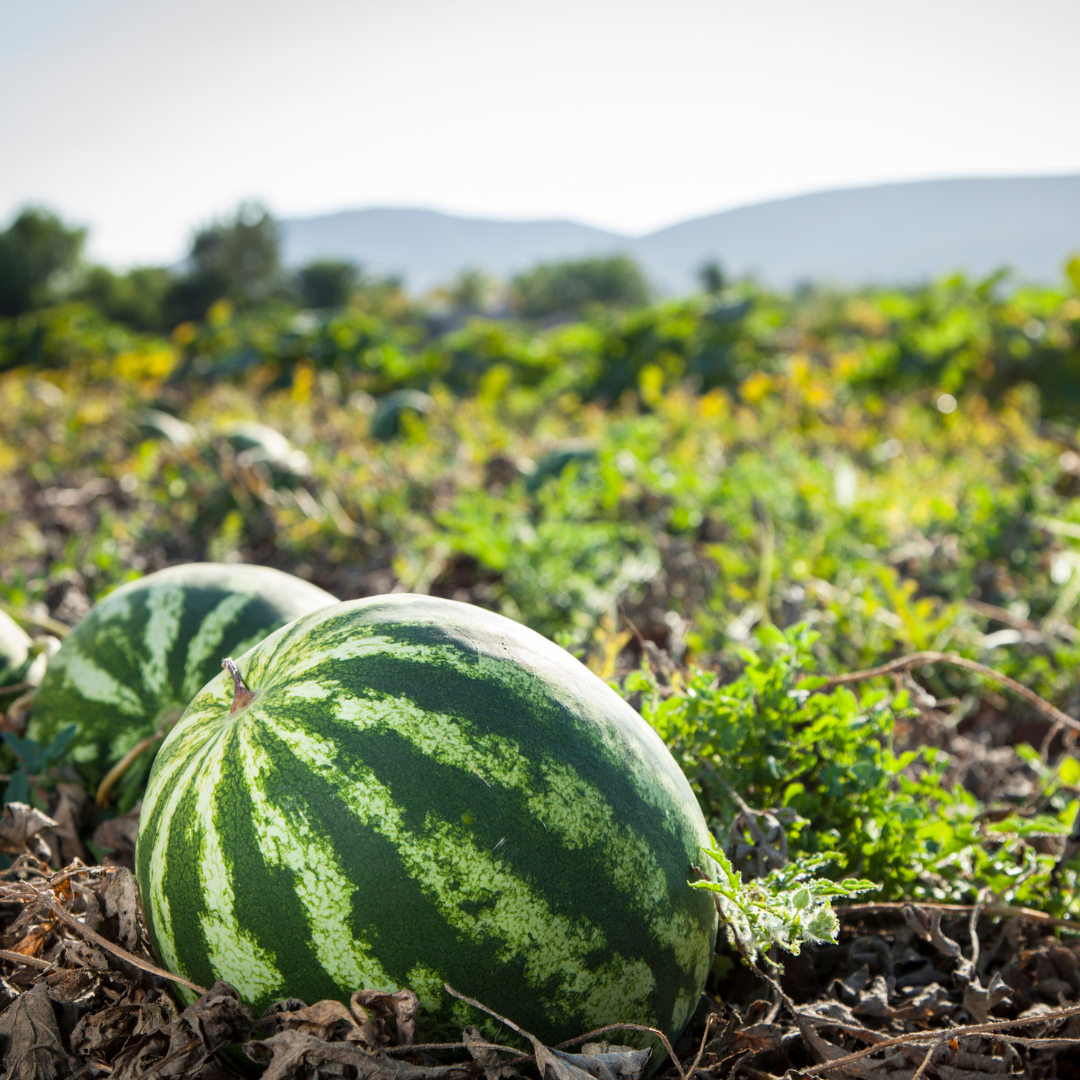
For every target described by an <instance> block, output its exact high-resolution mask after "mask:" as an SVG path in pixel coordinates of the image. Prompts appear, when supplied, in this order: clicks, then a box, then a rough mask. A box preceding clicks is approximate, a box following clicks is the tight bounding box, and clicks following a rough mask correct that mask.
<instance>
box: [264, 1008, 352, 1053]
mask: <svg viewBox="0 0 1080 1080" xmlns="http://www.w3.org/2000/svg"><path fill="white" fill-rule="evenodd" d="M259 1026H260V1027H263V1028H264V1029H265V1028H267V1027H269V1028H270V1030H271V1034H277V1032H279V1031H300V1032H303V1033H304V1034H305V1035H311V1036H312V1037H313V1038H316V1039H323V1040H325V1041H326V1042H342V1041H346V1042H355V1043H360V1044H362V1045H365V1046H368V1045H370V1044H369V1043H368V1042H367V1041H366V1037H365V1033H364V1032H363V1031H362V1029H361V1026H360V1025H359V1024H357V1022H356V1020H355V1019H354V1017H353V1014H352V1013H351V1012H349V1010H348V1009H347V1008H345V1006H344V1005H342V1004H341V1002H340V1001H316V1002H315V1004H314V1005H305V1004H304V1003H303V1002H302V1001H299V1000H297V999H296V998H288V999H286V1000H285V1001H279V1002H277V1003H275V1004H274V1005H271V1006H270V1008H269V1010H267V1013H266V1015H265V1016H264V1017H263V1019H262V1021H260V1024H259Z"/></svg>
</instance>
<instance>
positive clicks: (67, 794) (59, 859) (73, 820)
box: [43, 784, 88, 866]
mask: <svg viewBox="0 0 1080 1080" xmlns="http://www.w3.org/2000/svg"><path fill="white" fill-rule="evenodd" d="M56 793H57V795H58V796H59V798H58V800H57V803H56V808H55V809H54V810H53V812H52V816H53V818H54V820H55V821H56V827H55V828H52V829H48V830H46V831H45V832H44V833H43V836H44V838H45V841H46V842H47V843H48V845H49V848H50V849H51V851H52V861H53V862H54V863H55V864H56V865H57V866H67V865H68V864H69V863H71V862H73V861H74V860H75V859H78V860H79V861H80V862H86V861H87V860H88V855H87V852H86V846H85V845H84V844H83V842H82V840H81V839H80V837H79V825H80V823H81V821H82V815H83V810H84V809H85V808H86V803H87V794H86V789H85V788H84V787H83V786H82V785H81V784H57V785H56Z"/></svg>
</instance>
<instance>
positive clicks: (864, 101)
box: [0, 0, 1080, 265]
mask: <svg viewBox="0 0 1080 1080" xmlns="http://www.w3.org/2000/svg"><path fill="white" fill-rule="evenodd" d="M1078 41H1080V2H1077V0H1023V2H1013V0H888V2H884V0H739V2H734V0H664V2H663V3H657V2H652V3H650V2H646V0H393V2H388V0H383V2H380V3H373V2H370V0H305V2H304V3H296V2H292V3H289V2H284V0H0V225H3V224H6V222H7V221H8V220H9V219H10V217H11V215H12V214H13V212H14V211H15V210H16V209H17V208H18V207H19V206H21V205H23V204H25V203H27V202H31V201H32V202H37V203H43V204H45V205H48V206H50V207H52V208H53V209H55V210H57V211H58V212H60V213H61V214H62V215H63V216H64V217H65V218H67V219H69V220H72V221H76V222H80V223H82V224H86V225H89V226H90V227H91V230H92V234H91V253H92V254H93V255H94V256H96V257H98V258H101V259H103V260H106V261H108V262H111V263H114V264H117V265H129V264H132V263H137V262H162V261H172V260H175V259H177V258H178V257H180V256H181V255H182V254H183V253H184V252H185V251H186V249H187V244H188V241H189V239H190V236H191V231H192V229H193V228H194V227H195V226H197V225H198V224H201V223H203V222H205V221H206V220H208V219H209V218H211V217H213V216H215V215H220V214H223V213H226V212H229V211H230V210H232V209H233V208H234V207H235V205H236V204H237V203H238V202H239V200H241V199H243V198H247V197H255V198H259V199H261V200H263V201H264V202H265V203H266V204H267V205H268V206H269V207H270V208H271V210H272V211H273V212H274V213H275V214H277V215H279V216H282V217H285V216H300V215H310V214H316V213H320V212H325V211H331V210H339V209H346V208H354V207H363V206H424V207H434V208H436V209H443V210H448V211H452V212H458V213H465V214H470V215H475V216H493V217H501V218H519V219H520V218H538V217H569V218H573V219H577V220H580V221H584V222H588V223H590V224H594V225H599V226H603V227H607V228H611V229H615V230H618V231H621V232H627V233H634V234H636V233H644V232H648V231H651V230H653V229H655V228H658V227H661V226H664V225H668V224H672V223H674V222H676V221H680V220H685V219H686V218H689V217H694V216H698V215H702V214H707V213H712V212H715V211H717V210H721V209H726V208H729V207H732V206H736V205H741V204H745V203H750V202H757V201H761V200H763V199H768V198H773V197H776V196H782V195H791V194H798V193H801V192H805V191H812V190H820V189H823V188H830V187H841V186H853V185H861V184H866V183H879V182H883V181H891V180H907V179H922V178H930V177H950V176H985V175H999V176H1000V175H1010V176H1011V175H1023V174H1026V175H1038V174H1048V173H1069V172H1080V117H1078V114H1077V111H1076V101H1077V96H1076V78H1077V61H1076V43H1077V42H1078Z"/></svg>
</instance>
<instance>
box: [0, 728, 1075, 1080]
mask: <svg viewBox="0 0 1080 1080" xmlns="http://www.w3.org/2000/svg"><path fill="white" fill-rule="evenodd" d="M927 715H930V716H931V718H932V714H929V713H928V714H927ZM921 734H922V735H924V736H925V735H926V734H927V733H926V732H923V733H921ZM950 743H951V745H950V750H952V751H956V750H961V751H962V752H961V753H958V754H957V755H956V757H957V760H958V761H959V762H960V763H961V764H962V765H963V768H964V770H966V771H968V772H979V781H980V783H985V784H986V785H987V786H989V787H991V788H995V789H997V790H998V791H1002V790H1005V789H1006V788H1009V785H1010V784H1011V785H1013V786H1016V785H1017V784H1025V783H1026V784H1027V785H1028V786H1029V787H1030V786H1031V784H1030V779H1028V778H1025V777H1024V776H1023V775H1022V774H1021V771H1020V770H1018V769H1017V768H1016V767H1015V763H1016V760H1017V759H1016V758H1015V757H1013V758H1012V759H1007V758H1006V757H1005V756H1003V755H1002V754H1001V753H998V752H997V750H998V749H1000V748H996V747H994V746H993V745H992V744H991V742H990V741H985V740H984V741H980V740H978V739H976V738H972V737H970V736H967V735H962V734H960V733H959V732H953V733H952V735H951V739H950ZM980 770H981V771H980ZM965 782H966V780H965ZM1010 790H1011V789H1010ZM1018 792H1019V789H1018ZM1019 793H1020V794H1021V795H1022V794H1023V792H1019ZM37 795H38V798H39V799H40V798H42V797H43V796H44V797H47V798H48V800H49V801H48V803H41V805H47V806H48V809H49V813H47V814H46V813H43V812H42V811H41V810H39V809H36V808H34V807H31V806H29V805H27V804H25V803H18V802H12V803H8V804H7V805H6V806H5V807H4V809H3V813H2V815H0V851H3V852H6V853H7V855H8V857H9V860H13V862H12V864H11V865H10V867H9V868H8V869H7V870H3V871H0V1078H2V1080H9V1078H16V1077H17V1078H23V1077H26V1078H43V1080H45V1078H54V1077H55V1078H61V1080H66V1078H69V1077H78V1078H80V1080H82V1078H96V1077H105V1076H109V1077H115V1078H117V1080H134V1078H137V1077H140V1078H141V1077H162V1078H166V1077H198V1078H201V1080H223V1078H238V1077H242V1076H245V1075H252V1070H254V1071H258V1070H260V1069H261V1070H262V1075H263V1076H264V1077H266V1078H267V1080H293V1078H301V1077H302V1078H305V1080H308V1078H310V1080H321V1078H330V1077H335V1078H336V1077H357V1078H364V1080H470V1078H475V1080H513V1078H515V1077H518V1076H527V1077H532V1078H535V1077H536V1076H537V1075H539V1076H540V1078H541V1080H590V1078H591V1080H641V1078H642V1077H643V1076H644V1075H645V1073H646V1072H647V1071H648V1069H649V1065H650V1063H651V1064H653V1065H654V1067H656V1073H655V1075H656V1077H657V1080H695V1078H697V1077H700V1076H704V1077H715V1078H716V1080H729V1078H734V1077H747V1078H749V1080H779V1078H781V1077H784V1078H786V1080H794V1078H795V1077H812V1076H825V1077H827V1078H830V1080H831V1078H837V1080H843V1078H847V1077H854V1078H858V1080H921V1078H923V1077H927V1078H930V1080H1001V1078H1003V1077H1010V1076H1016V1077H1020V1076H1023V1077H1025V1078H1026V1080H1044V1078H1046V1080H1050V1078H1054V1080H1080V938H1076V939H1074V938H1071V937H1069V936H1068V933H1069V932H1070V931H1074V930H1075V924H1073V923H1072V922H1070V921H1069V920H1065V919H1060V918H1055V917H1053V916H1051V915H1048V914H1046V913H1043V912H1039V911H1035V910H1030V909H1027V908H1021V907H1011V906H1009V905H1007V904H1003V903H1001V902H999V901H998V900H997V899H996V898H995V897H993V896H990V895H984V896H983V897H982V898H981V902H980V903H977V904H975V905H968V906H963V905H957V904H928V903H925V902H920V903H917V904H916V903H902V902H899V903H896V902H894V903H881V902H879V903H865V904H857V903H853V904H849V905H847V906H841V907H837V908H836V909H835V910H836V914H837V916H838V918H839V935H838V942H837V944H820V943H814V942H809V943H806V944H804V945H803V947H802V950H801V952H800V953H799V955H797V956H792V957H787V958H785V961H784V966H783V967H782V968H781V967H779V966H774V967H772V968H769V967H768V966H765V967H759V966H757V965H756V964H754V963H750V962H747V963H744V962H742V960H741V959H740V958H739V957H737V956H729V957H727V958H726V960H727V962H728V970H726V971H725V970H724V965H723V962H721V963H720V964H719V965H716V966H715V972H716V973H715V974H714V975H713V976H712V977H711V979H710V983H709V986H708V991H707V993H706V994H705V995H704V996H703V998H702V1001H701V1003H700V1005H699V1008H698V1009H697V1012H696V1013H695V1016H694V1018H693V1020H692V1021H691V1024H690V1025H689V1027H688V1029H687V1031H686V1032H685V1033H684V1034H683V1036H682V1037H681V1039H680V1040H679V1042H678V1043H677V1044H676V1045H675V1046H674V1047H669V1048H668V1049H669V1050H670V1051H671V1053H670V1054H669V1055H665V1056H663V1057H661V1059H660V1060H659V1061H658V1062H657V1061H656V1060H655V1059H652V1058H651V1057H650V1054H649V1052H648V1051H641V1050H635V1049H632V1048H630V1047H626V1046H621V1045H617V1044H609V1043H607V1042H603V1041H600V1040H601V1038H602V1037H604V1036H607V1035H611V1036H612V1037H616V1036H615V1033H616V1032H617V1031H618V1030H620V1028H621V1029H622V1030H637V1031H641V1030H642V1029H641V1028H640V1027H636V1026H635V1025H613V1026H612V1028H610V1029H607V1028H605V1029H601V1030H599V1031H596V1032H589V1033H585V1034H583V1035H582V1036H581V1037H580V1038H578V1039H576V1040H572V1041H571V1042H570V1043H567V1044H561V1045H559V1046H553V1047H548V1046H546V1045H544V1044H543V1043H542V1042H541V1041H540V1040H538V1039H536V1038H535V1037H534V1036H533V1035H531V1034H530V1033H529V1032H527V1031H525V1030H523V1029H521V1028H519V1027H518V1026H517V1025H516V1024H515V1023H514V1021H513V1020H512V1018H506V1017H501V1016H499V1015H498V1014H496V1013H493V1012H491V1010H490V1009H487V1008H486V1007H485V1006H484V1005H483V1004H482V1003H481V1002H480V1001H474V1000H473V999H470V998H465V996H464V995H462V994H459V993H457V991H455V990H453V989H451V988H449V987H448V988H447V990H448V992H450V993H452V994H454V995H455V996H458V997H460V998H462V999H463V1000H465V1001H467V1002H468V1003H470V1004H472V1005H474V1006H475V1007H476V1008H477V1009H479V1010H481V1011H483V1012H487V1013H488V1014H489V1015H490V1016H491V1017H493V1018H494V1019H496V1020H497V1021H498V1022H499V1023H500V1025H501V1027H502V1029H503V1030H509V1031H511V1032H514V1033H515V1034H516V1035H517V1036H518V1037H519V1038H520V1039H523V1040H524V1042H525V1043H526V1044H528V1045H529V1046H531V1048H532V1052H531V1053H526V1052H523V1050H522V1049H521V1046H522V1045H523V1044H521V1043H520V1042H515V1044H514V1045H504V1044H502V1043H499V1042H488V1041H486V1040H485V1037H484V1036H483V1035H482V1034H481V1033H480V1031H479V1030H478V1029H477V1028H475V1027H471V1026H470V1027H466V1028H465V1029H464V1031H463V1032H462V1039H461V1041H460V1042H459V1043H452V1044H439V1045H430V1044H429V1045H418V1044H417V1043H416V1011H417V1001H416V997H415V995H413V994H412V993H411V992H410V991H408V990H401V991H398V992H396V993H393V994H390V993H383V992H380V991H373V990H366V991H357V992H356V993H354V994H353V995H352V996H351V998H350V1000H349V1003H348V1004H347V1005H346V1004H344V1003H342V1002H338V1001H320V1002H314V1003H311V1004H308V1003H306V1002H303V1001H299V1000H296V999H287V1000H284V1001H281V1002H278V1003H276V1004H275V1005H274V1006H272V1007H271V1009H270V1010H268V1011H267V1013H266V1014H265V1015H264V1016H263V1017H261V1018H256V1017H254V1016H253V1014H252V1013H251V1012H250V1010H249V1009H248V1008H247V1007H246V1006H245V1005H244V1004H243V1003H242V1002H241V1001H240V999H239V995H238V994H237V992H236V990H235V989H234V988H233V987H231V986H229V985H228V984H227V983H224V982H219V983H217V984H216V985H215V986H214V987H212V988H210V989H209V990H205V988H201V987H195V986H194V984H188V985H189V986H191V988H192V989H193V990H194V991H195V992H197V993H199V995H200V996H199V997H198V999H197V1000H196V1001H195V1002H194V1003H193V1004H192V1005H190V1006H187V1007H186V1008H185V1007H184V1005H183V1003H182V1002H181V1001H180V1000H179V999H178V998H177V996H176V995H175V992H174V983H175V982H176V981H177V980H175V979H174V978H173V977H171V976H169V975H168V974H167V973H166V972H164V971H163V970H162V969H161V968H160V967H159V966H158V963H157V961H156V958H155V957H154V955H153V950H152V947H151V945H150V943H149V939H148V937H147V935H146V930H145V924H144V922H143V918H142V913H141V910H140V907H139V899H138V892H137V888H136V885H135V880H134V876H133V873H132V861H133V854H134V841H135V836H136V834H137V828H138V807H137V806H136V808H135V809H134V810H132V811H131V812H129V813H126V814H122V815H118V816H116V817H113V818H109V819H107V820H105V821H99V822H98V823H97V824H96V826H95V825H92V824H89V822H90V819H91V815H92V800H91V799H90V797H89V796H88V794H87V793H86V791H85V790H84V789H83V788H82V787H81V786H80V785H78V784H77V783H73V782H72V783H69V782H60V783H58V784H56V786H55V789H54V790H52V791H48V792H47V791H45V789H43V788H39V789H38V791H37ZM1032 795H1033V796H1037V795H1038V791H1037V790H1036V789H1034V788H1032ZM744 811H745V813H744V816H745V817H746V821H745V822H744V825H745V828H744V829H743V830H742V832H744V833H745V834H746V836H747V837H748V838H749V843H748V845H747V851H745V852H743V855H744V856H745V858H744V859H743V860H742V861H744V862H746V863H747V865H748V866H749V865H751V864H754V863H755V860H756V861H757V862H758V863H761V866H760V867H759V870H765V869H768V867H769V866H771V865H772V863H773V862H775V861H776V858H774V857H778V858H779V861H780V862H781V863H783V860H784V851H783V844H784V826H785V824H786V822H785V821H782V820H780V819H779V818H777V820H776V821H773V820H772V819H771V818H769V817H768V815H767V814H765V815H764V816H763V813H762V812H760V811H757V810H754V809H753V808H751V807H749V806H747V807H744ZM774 816H775V815H774ZM759 819H760V822H761V824H760V826H759V824H758V820H759ZM740 835H741V834H740ZM88 836H89V841H87V837H88ZM88 849H89V851H92V852H94V853H95V854H96V855H99V857H103V859H104V865H98V866H95V865H88V862H87V860H88V858H89V855H88ZM763 860H764V861H763ZM58 866H62V867H63V869H60V870H57V869H56V867H58ZM724 959H725V958H724V957H723V956H721V961H723V960H724ZM746 959H747V960H749V959H750V958H746ZM768 959H770V960H775V956H774V955H770V956H769V957H768ZM732 960H734V963H732V962H731V961H732ZM655 1034H659V1033H655ZM581 1044H584V1045H581Z"/></svg>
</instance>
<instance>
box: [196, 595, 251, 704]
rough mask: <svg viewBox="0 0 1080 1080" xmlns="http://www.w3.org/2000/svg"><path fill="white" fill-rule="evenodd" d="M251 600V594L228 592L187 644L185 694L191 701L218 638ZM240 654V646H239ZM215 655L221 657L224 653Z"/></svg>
mask: <svg viewBox="0 0 1080 1080" xmlns="http://www.w3.org/2000/svg"><path fill="white" fill-rule="evenodd" d="M250 602H251V597H250V596H247V595H245V594H244V593H230V594H229V595H228V596H226V597H225V599H224V600H222V601H221V603H220V604H218V606H217V607H216V608H214V610H213V611H211V612H210V613H209V614H208V615H207V616H206V618H205V619H203V621H202V623H201V624H200V625H199V629H198V631H197V632H196V634H195V636H194V637H193V638H192V639H191V643H190V644H189V645H188V651H187V660H186V662H185V664H184V696H185V698H186V700H188V701H190V700H191V699H192V698H193V697H194V696H195V695H196V694H197V693H198V692H199V691H200V690H201V689H202V687H203V683H205V682H206V677H205V675H204V674H203V672H204V671H205V670H206V665H207V663H208V662H209V661H210V660H211V659H213V658H214V654H215V653H219V652H220V651H221V640H222V638H223V637H224V636H225V631H226V630H227V629H228V628H229V624H230V623H232V622H233V621H234V620H235V619H236V617H237V615H239V614H240V612H242V611H243V610H244V608H245V607H247V605H248V604H249V603H250ZM238 655H239V650H238ZM217 659H219V660H223V659H224V657H223V656H218V657H217Z"/></svg>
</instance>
